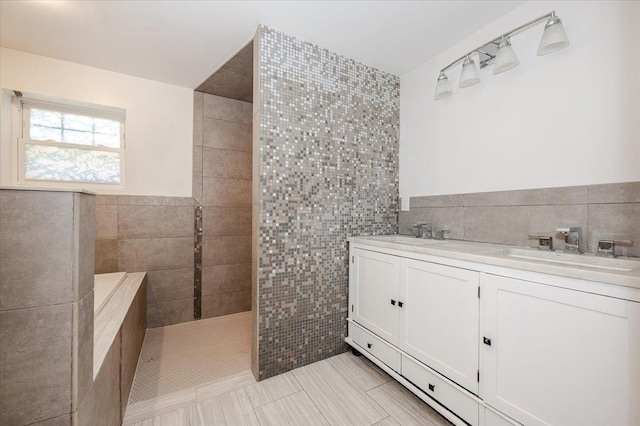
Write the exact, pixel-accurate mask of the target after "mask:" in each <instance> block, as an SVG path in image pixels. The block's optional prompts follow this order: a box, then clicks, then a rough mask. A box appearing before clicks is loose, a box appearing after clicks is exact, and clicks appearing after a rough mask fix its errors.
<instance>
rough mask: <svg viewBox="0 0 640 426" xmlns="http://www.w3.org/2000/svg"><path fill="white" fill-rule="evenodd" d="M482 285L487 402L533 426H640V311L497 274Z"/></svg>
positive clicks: (629, 304)
mask: <svg viewBox="0 0 640 426" xmlns="http://www.w3.org/2000/svg"><path fill="white" fill-rule="evenodd" d="M481 286H482V298H481V300H480V302H481V312H482V315H481V335H482V338H485V337H486V339H490V341H489V340H486V341H485V343H483V344H481V351H480V354H481V370H480V378H481V386H482V389H481V397H482V398H483V399H484V400H485V402H487V403H488V404H489V405H491V406H493V407H494V408H497V409H498V410H500V411H502V412H503V413H505V414H506V415H508V416H510V417H512V418H513V419H515V420H517V421H519V422H520V423H523V424H525V425H528V426H529V425H562V426H572V425H576V426H578V425H579V426H587V425H593V426H597V425H600V426H601V425H608V426H616V425H632V424H639V423H637V421H638V420H640V419H639V418H638V406H639V405H640V403H639V401H640V399H639V398H640V394H639V392H638V385H639V382H640V380H639V378H640V376H639V369H640V361H639V360H640V353H639V352H640V351H639V350H638V342H639V339H638V333H639V332H640V328H639V327H638V322H639V319H640V310H639V309H638V306H640V304H638V303H633V302H628V301H624V300H620V299H614V298H610V297H604V296H598V295H593V294H589V293H583V292H579V291H574V290H567V289H562V288H558V287H552V286H547V285H542V284H535V283H530V282H526V281H519V280H514V279H510V278H504V277H497V276H492V275H483V276H482V283H481ZM489 343H490V345H489Z"/></svg>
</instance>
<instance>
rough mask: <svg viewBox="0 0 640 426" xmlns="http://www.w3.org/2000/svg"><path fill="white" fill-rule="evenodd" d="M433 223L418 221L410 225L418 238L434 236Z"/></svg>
mask: <svg viewBox="0 0 640 426" xmlns="http://www.w3.org/2000/svg"><path fill="white" fill-rule="evenodd" d="M431 229H432V228H431V223H429V222H418V223H414V224H413V225H411V226H410V227H409V230H410V231H411V232H412V233H413V236H414V237H416V238H432V231H431Z"/></svg>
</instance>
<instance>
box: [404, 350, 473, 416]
mask: <svg viewBox="0 0 640 426" xmlns="http://www.w3.org/2000/svg"><path fill="white" fill-rule="evenodd" d="M401 374H402V375H403V376H404V377H405V378H406V379H407V380H409V381H410V382H411V383H413V384H414V385H416V386H417V387H419V388H420V389H421V390H422V391H423V392H424V393H426V394H427V395H429V396H430V397H432V398H433V399H435V400H436V401H438V402H439V403H440V404H442V405H444V406H445V407H447V408H448V409H449V411H451V412H453V413H455V414H456V415H457V416H458V417H460V418H462V420H464V421H466V422H467V423H469V424H470V425H472V426H477V425H478V410H479V406H478V403H477V402H476V401H474V400H473V399H472V398H471V397H470V396H468V395H467V394H465V393H464V392H462V391H460V390H458V389H456V388H455V387H454V386H453V385H451V384H449V383H448V382H446V381H445V380H444V379H442V378H440V377H439V376H438V375H437V374H436V373H433V372H432V371H430V370H429V369H427V367H426V366H423V365H421V364H419V363H418V362H415V361H413V360H412V359H411V358H408V357H406V356H402V372H401Z"/></svg>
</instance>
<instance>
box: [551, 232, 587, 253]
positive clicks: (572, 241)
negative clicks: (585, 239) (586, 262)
mask: <svg viewBox="0 0 640 426" xmlns="http://www.w3.org/2000/svg"><path fill="white" fill-rule="evenodd" d="M556 232H559V233H560V234H563V235H564V242H565V247H564V252H565V253H578V254H582V253H584V245H583V243H582V227H581V226H572V227H569V228H558V229H556Z"/></svg>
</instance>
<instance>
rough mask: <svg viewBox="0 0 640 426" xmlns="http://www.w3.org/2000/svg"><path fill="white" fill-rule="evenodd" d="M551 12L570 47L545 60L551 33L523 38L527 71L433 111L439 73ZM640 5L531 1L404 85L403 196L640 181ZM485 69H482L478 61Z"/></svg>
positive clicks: (463, 93)
mask: <svg viewBox="0 0 640 426" xmlns="http://www.w3.org/2000/svg"><path fill="white" fill-rule="evenodd" d="M551 10H556V12H557V14H558V16H560V17H561V18H562V19H563V23H564V26H565V29H566V31H567V35H568V37H569V40H570V43H571V44H570V46H569V47H568V48H566V49H564V50H561V51H559V52H556V53H554V54H551V55H548V56H542V57H538V56H536V51H537V48H538V43H539V41H540V37H541V35H542V31H543V28H544V24H540V25H539V26H537V27H535V28H533V29H530V30H528V31H526V32H524V33H521V34H519V35H516V36H515V37H513V39H512V43H513V48H514V50H515V52H516V54H517V55H518V57H519V59H520V65H519V66H517V67H516V68H514V69H512V70H510V71H507V72H505V73H503V74H499V75H497V76H494V75H493V74H492V67H487V68H485V69H483V70H481V71H480V74H481V77H482V81H481V82H480V83H479V84H477V85H475V86H472V87H469V88H466V89H458V80H459V77H460V68H461V67H460V66H457V67H454V68H453V69H452V70H451V71H449V72H448V73H447V74H448V76H449V80H450V82H451V84H452V86H453V88H454V95H453V96H451V97H449V98H447V99H444V100H440V101H434V99H433V93H434V89H435V83H436V78H437V77H438V73H439V70H440V69H441V68H443V67H444V66H446V65H447V64H449V63H450V62H452V61H453V60H455V59H456V58H458V57H460V56H462V55H463V54H465V53H466V52H468V51H469V50H471V49H474V48H476V47H478V46H479V45H480V44H482V43H483V42H486V41H488V40H490V39H492V38H494V37H496V36H498V35H500V34H502V33H504V32H506V31H509V30H511V29H512V28H514V27H516V26H518V25H521V24H523V23H525V22H527V21H529V20H531V19H534V18H536V17H538V16H542V15H544V14H545V13H547V12H550V11H551ZM639 46H640V2H584V1H571V2H559V1H547V2H537V1H535V2H534V1H531V2H527V3H525V4H523V5H522V6H520V7H519V8H517V9H515V10H513V11H512V12H510V13H508V14H506V15H504V16H503V17H501V18H500V19H498V20H496V21H494V22H493V23H491V24H490V25H488V26H486V27H485V28H483V29H482V30H480V31H478V32H477V33H475V34H473V35H472V36H470V37H468V38H467V39H465V40H463V41H461V42H460V43H458V44H456V45H455V46H453V47H451V48H450V49H448V50H446V51H445V52H442V53H441V54H440V55H438V57H436V58H435V59H433V60H430V61H428V62H425V63H424V64H423V65H421V66H420V67H419V68H417V69H415V70H413V71H411V72H409V73H406V74H404V75H402V76H401V83H400V94H401V96H400V105H401V106H400V196H401V197H402V199H403V201H404V202H403V207H404V208H408V203H406V201H408V198H409V197H410V196H421V195H440V194H455V193H468V192H484V191H497V190H510V189H530V188H543V187H560V186H572V185H584V184H598V183H612V182H625V181H638V180H640V56H639V55H638V47H639ZM476 63H477V60H476Z"/></svg>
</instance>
